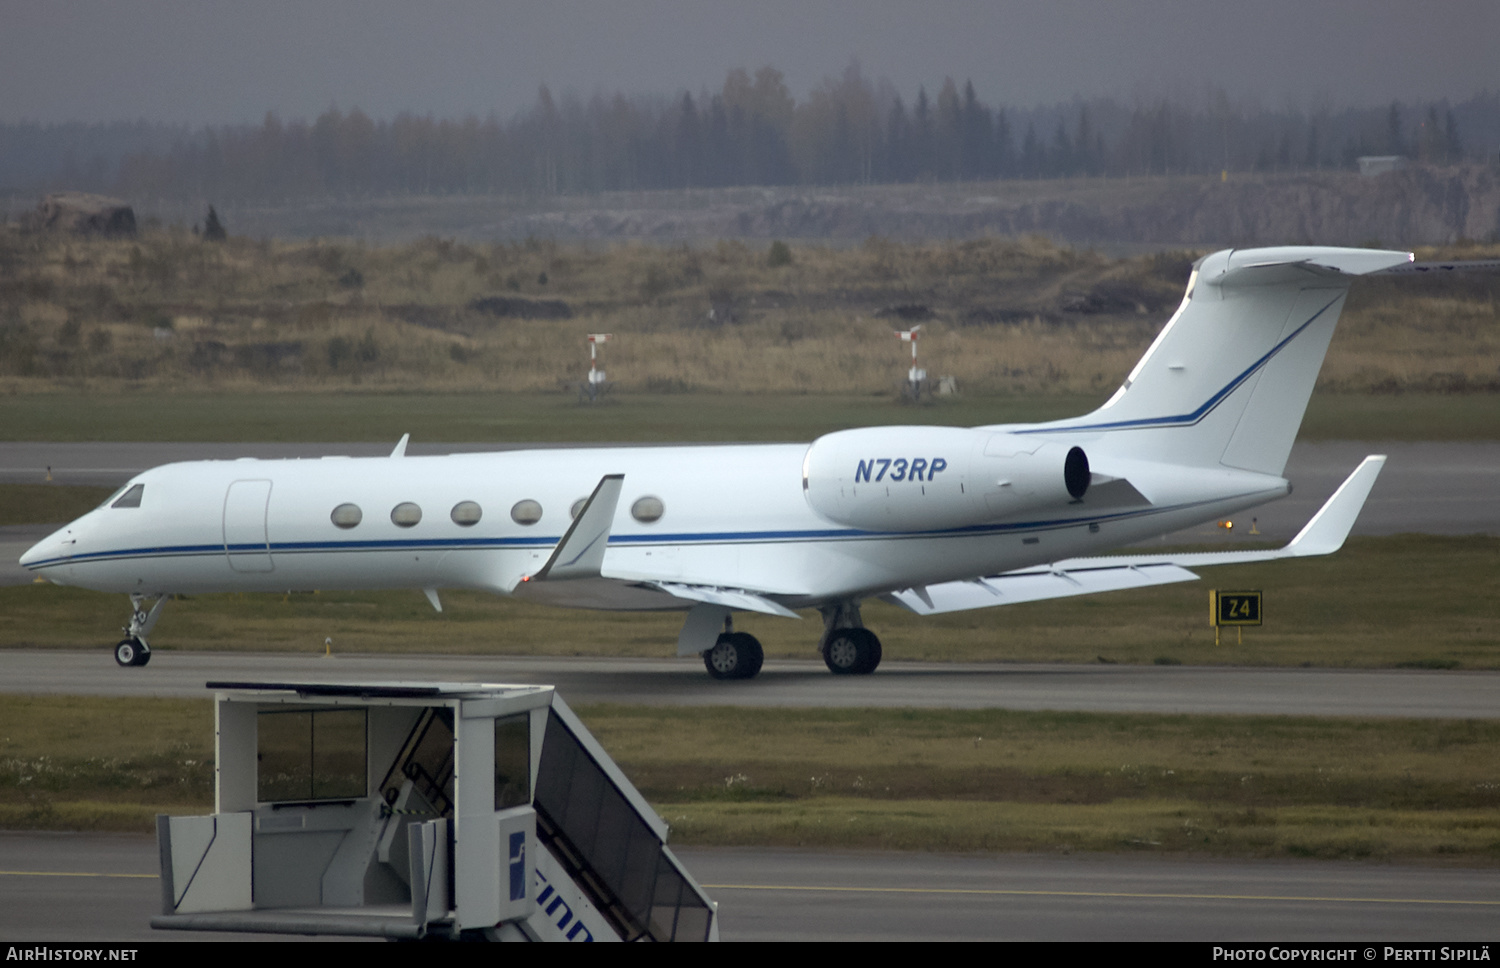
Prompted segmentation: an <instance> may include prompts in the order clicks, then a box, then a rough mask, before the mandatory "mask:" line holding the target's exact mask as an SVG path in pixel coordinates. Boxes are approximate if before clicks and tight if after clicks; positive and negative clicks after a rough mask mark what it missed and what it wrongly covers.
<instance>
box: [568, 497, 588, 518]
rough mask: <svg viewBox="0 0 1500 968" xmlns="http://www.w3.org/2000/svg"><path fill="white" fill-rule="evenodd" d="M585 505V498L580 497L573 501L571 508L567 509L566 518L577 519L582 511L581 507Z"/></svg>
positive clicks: (586, 501)
mask: <svg viewBox="0 0 1500 968" xmlns="http://www.w3.org/2000/svg"><path fill="white" fill-rule="evenodd" d="M587 503H589V499H588V498H586V497H581V498H579V499H578V500H576V501H574V502H573V506H572V507H570V508H568V517H570V518H576V517H578V512H580V511H582V510H583V506H584V505H585V504H587Z"/></svg>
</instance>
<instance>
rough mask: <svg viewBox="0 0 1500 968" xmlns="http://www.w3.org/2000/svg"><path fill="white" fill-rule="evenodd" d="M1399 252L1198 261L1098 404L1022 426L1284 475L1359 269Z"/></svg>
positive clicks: (1137, 454)
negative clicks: (1157, 328)
mask: <svg viewBox="0 0 1500 968" xmlns="http://www.w3.org/2000/svg"><path fill="white" fill-rule="evenodd" d="M1411 259H1412V256H1411V254H1410V253H1407V252H1387V251H1380V250H1374V249H1336V248H1324V247H1316V246H1284V247H1279V248H1271V249H1239V250H1234V249H1229V250H1225V251H1222V252H1215V253H1214V254H1213V255H1210V256H1206V257H1204V258H1203V259H1201V260H1199V262H1198V263H1197V265H1195V266H1194V268H1193V274H1192V277H1191V278H1190V279H1189V280H1188V289H1187V295H1186V296H1185V297H1184V298H1183V301H1182V305H1181V306H1180V307H1178V309H1177V312H1176V313H1175V314H1174V315H1173V316H1172V318H1171V319H1170V320H1169V321H1168V322H1167V325H1166V326H1165V327H1163V328H1162V331H1161V333H1160V334H1158V336H1157V337H1156V341H1155V342H1153V343H1152V344H1151V348H1150V349H1148V350H1147V351H1146V355H1145V356H1143V357H1142V358H1141V361H1140V362H1139V363H1137V364H1136V366H1135V369H1134V370H1132V371H1131V373H1130V376H1129V378H1128V379H1127V380H1126V381H1125V384H1124V385H1123V386H1122V387H1120V389H1119V390H1118V391H1116V393H1115V395H1114V396H1113V397H1111V398H1110V399H1109V401H1108V402H1107V403H1105V404H1104V406H1102V407H1100V408H1099V409H1098V410H1096V411H1094V412H1093V413H1091V414H1088V415H1086V416H1083V417H1078V418H1075V419H1073V420H1062V421H1058V422H1057V423H1052V424H1046V425H1042V426H1037V427H1034V428H1028V429H1027V430H1026V431H1022V432H1031V433H1049V434H1051V433H1058V432H1063V433H1067V434H1069V435H1072V434H1083V433H1087V434H1090V435H1097V439H1096V442H1095V443H1094V444H1093V445H1092V448H1091V450H1090V453H1095V452H1108V453H1115V454H1120V455H1122V456H1129V457H1132V458H1139V459H1142V460H1152V461H1160V462H1164V463H1170V464H1179V465H1185V466H1191V467H1213V466H1221V465H1222V466H1226V467H1234V468H1240V469H1243V470H1249V471H1256V472H1259V473H1262V474H1272V475H1280V474H1281V472H1282V470H1283V469H1284V468H1285V467H1286V459H1287V455H1288V454H1289V453H1290V452H1291V449H1292V441H1293V440H1294V439H1295V438H1296V436H1297V429H1298V428H1299V427H1300V426H1301V424H1302V415H1303V413H1304V411H1305V410H1306V409H1307V401H1308V398H1309V397H1310V396H1311V395H1312V389H1313V383H1314V382H1315V381H1316V380H1317V376H1318V370H1319V369H1320V368H1321V367H1322V365H1323V357H1324V354H1326V353H1327V351H1328V343H1329V340H1331V339H1332V338H1333V329H1334V326H1335V325H1336V324H1337V323H1338V318H1339V313H1340V312H1341V311H1342V310H1343V308H1344V298H1345V296H1346V295H1347V294H1348V291H1349V283H1350V281H1351V280H1352V279H1353V278H1354V277H1355V276H1359V275H1364V274H1366V273H1370V272H1378V271H1380V270H1383V269H1388V268H1390V267H1392V266H1396V265H1401V264H1403V263H1407V262H1410V261H1411Z"/></svg>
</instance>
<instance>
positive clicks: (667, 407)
mask: <svg viewBox="0 0 1500 968" xmlns="http://www.w3.org/2000/svg"><path fill="white" fill-rule="evenodd" d="M1104 399H1105V397H1104V396H1103V395H1099V396H1091V395H1073V394H1051V395H1038V396H1015V395H1002V396H978V395H968V394H965V395H962V396H958V397H941V398H936V399H934V400H931V401H924V402H923V403H920V404H912V403H903V402H901V401H899V400H897V399H896V398H895V397H894V395H883V396H876V395H867V396H858V395H849V394H825V395H790V396H779V395H775V394H736V393H722V394H721V393H681V394H627V393H621V394H618V395H611V396H607V397H605V399H604V401H603V402H601V403H599V404H597V405H588V404H582V403H579V402H578V398H577V397H576V396H574V395H571V394H560V393H531V394H526V393H506V394H501V393H425V392H424V393H359V392H340V393H308V392H292V391H287V392H267V393H250V392H242V393H229V392H225V393H206V392H172V393H161V392H147V391H138V392H110V393H106V392H90V393H78V394H73V393H39V394H31V393H24V394H23V393H18V394H11V395H8V396H7V395H0V440H17V441H64V442H66V441H86V440H161V441H203V442H214V441H228V442H234V441H286V442H342V441H392V442H394V441H395V440H396V439H397V438H399V437H400V436H401V435H402V434H403V433H410V434H411V435H412V439H413V440H414V441H418V442H424V443H432V442H448V443H472V442H488V441H494V442H497V443H542V442H547V443H550V442H562V443H566V442H577V443H607V442H611V441H622V442H639V443H671V442H677V441H682V442H693V443H714V442H727V441H746V442H755V441H804V440H812V439H813V438H815V437H817V436H819V435H820V434H824V433H828V432H830V431H834V430H843V429H846V428H849V427H865V426H875V425H881V424H934V425H945V426H978V425H982V424H993V423H1026V422H1032V421H1042V420H1055V419H1059V418H1062V417H1070V416H1075V415H1078V414H1083V413H1087V412H1088V411H1090V410H1092V409H1094V408H1095V407H1097V406H1099V404H1101V403H1103V402H1104ZM1301 437H1302V439H1306V440H1496V439H1500V400H1497V398H1496V397H1495V396H1493V395H1490V394H1431V393H1404V394H1399V395H1394V394H1393V395H1387V394H1368V393H1359V394H1339V393H1327V394H1317V395H1314V397H1313V398H1312V402H1311V403H1310V404H1309V406H1308V410H1307V416H1306V418H1305V420H1304V421H1303V426H1302V432H1301Z"/></svg>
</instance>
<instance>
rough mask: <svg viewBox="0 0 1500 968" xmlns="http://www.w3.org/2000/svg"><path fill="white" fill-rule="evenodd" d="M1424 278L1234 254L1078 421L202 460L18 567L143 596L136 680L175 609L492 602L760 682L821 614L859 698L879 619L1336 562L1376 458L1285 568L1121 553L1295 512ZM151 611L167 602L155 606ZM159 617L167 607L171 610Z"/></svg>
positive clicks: (1338, 260) (131, 656) (60, 536)
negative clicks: (1366, 350)
mask: <svg viewBox="0 0 1500 968" xmlns="http://www.w3.org/2000/svg"><path fill="white" fill-rule="evenodd" d="M1423 268H1426V267H1424V266H1419V265H1415V264H1413V263H1412V256H1411V255H1410V254H1409V253H1405V252H1383V251H1374V250H1365V249H1338V248H1313V247H1285V248H1270V249H1249V250H1229V251H1223V252H1217V253H1214V254H1213V255H1210V256H1207V257H1205V258H1203V259H1201V260H1199V262H1198V263H1197V264H1196V266H1195V267H1194V270H1193V273H1192V276H1191V278H1190V279H1189V281H1188V288H1187V295H1186V296H1185V297H1184V298H1183V301H1182V305H1181V306H1180V307H1179V308H1178V310H1177V312H1176V313H1175V314H1174V315H1173V316H1172V318H1171V319H1170V320H1169V321H1168V322H1167V324H1166V325H1165V326H1164V327H1163V328H1162V330H1161V333H1160V334H1159V335H1158V336H1157V338H1156V340H1155V342H1153V343H1152V344H1151V347H1150V349H1148V350H1147V351H1146V355H1145V356H1144V357H1142V359H1141V361H1140V362H1139V363H1137V364H1136V366H1135V369H1134V370H1132V371H1131V373H1130V375H1129V377H1128V378H1127V379H1126V380H1125V383H1124V384H1123V385H1122V386H1121V387H1120V389H1119V390H1118V391H1117V392H1116V393H1115V394H1114V396H1112V397H1111V398H1110V399H1109V401H1108V402H1106V403H1105V404H1104V405H1103V406H1102V407H1100V408H1099V409H1098V410H1095V411H1094V412H1093V413H1090V414H1086V415H1084V416H1082V417H1077V418H1074V419H1071V420H1059V421H1056V422H1053V423H1043V424H1012V425H998V426H985V427H971V428H960V427H867V428H863V429H859V430H844V431H840V432H838V433H832V434H828V435H827V436H824V437H820V438H818V439H817V440H815V441H813V442H812V443H811V444H778V445H766V446H721V447H630V448H620V449H609V448H602V449H592V448H591V449H577V450H536V451H507V452H503V453H487V454H462V455H452V456H447V457H407V456H405V449H406V438H404V437H403V438H402V440H401V443H400V444H398V445H397V446H396V449H395V450H394V452H392V453H391V455H390V456H389V457H385V458H370V459H351V458H335V457H329V458H324V459H321V460H239V461H201V462H195V463H182V464H169V465H167V466H165V467H158V468H156V469H154V470H150V471H147V472H145V473H144V474H141V475H139V476H137V477H135V478H134V479H133V480H131V481H130V482H129V483H128V484H126V485H125V487H123V488H122V489H121V490H120V491H119V493H118V494H116V495H115V496H113V497H111V498H110V499H109V500H108V501H106V502H105V503H104V504H103V505H102V506H100V507H99V508H98V509H97V510H94V511H92V512H90V513H89V514H86V515H84V516H83V517H81V518H79V519H78V520H77V521H74V522H73V523H72V524H70V525H68V526H67V527H65V528H63V529H62V530H60V531H58V532H57V533H56V534H53V535H52V536H50V537H48V538H47V539H46V540H44V541H42V542H41V543H39V544H37V545H36V547H34V548H32V549H31V550H30V551H28V552H27V553H26V555H25V556H24V557H23V558H22V559H21V563H22V564H23V565H24V566H25V567H27V568H29V569H31V570H32V571H34V572H36V573H37V574H38V575H41V576H43V577H45V578H47V579H49V580H51V581H53V582H56V583H58V584H62V585H77V586H81V587H84V588H91V589H96V590H98V591H106V592H124V593H128V594H129V595H130V598H131V602H132V606H133V608H132V617H131V620H130V624H129V627H128V628H127V630H126V632H127V634H126V637H125V639H124V640H123V641H121V642H120V643H119V645H117V646H116V649H115V658H116V660H117V661H118V662H119V663H120V664H121V665H145V664H146V662H147V661H148V660H149V658H150V655H151V653H150V650H149V647H148V646H147V643H146V636H147V634H148V633H149V632H150V631H151V628H152V627H153V625H154V624H155V622H156V620H157V618H158V616H159V615H160V613H161V609H162V605H163V604H164V603H165V602H166V600H167V599H168V598H169V597H170V596H171V595H172V594H174V593H185V594H200V593H210V592H229V591H243V592H254V591H263V592H271V591H286V590H288V589H313V588H318V589H394V588H410V589H420V590H422V591H424V592H425V593H426V595H427V597H428V599H429V600H430V601H431V602H432V604H433V606H434V607H435V608H441V602H440V599H439V596H438V593H439V590H441V589H444V588H476V589H483V590H485V591H490V592H494V593H497V594H501V595H513V596H516V597H518V598H524V599H528V600H531V601H536V602H546V603H550V604H554V605H568V606H574V607H580V608H599V609H679V610H683V611H685V612H686V621H685V622H684V624H683V628H682V632H681V634H680V635H679V636H678V639H677V650H678V654H679V655H692V654H702V656H703V658H704V663H705V665H706V666H707V668H708V671H709V673H710V674H711V675H713V676H714V677H715V678H720V679H737V678H749V677H751V676H754V675H755V674H756V673H757V672H758V671H759V670H760V665H761V647H760V643H759V642H757V641H756V640H755V639H754V638H753V637H752V636H750V635H748V634H746V633H744V632H736V631H734V629H733V625H732V618H731V616H732V614H733V613H734V612H736V611H752V612H764V613H767V614H771V615H782V616H786V617H788V618H796V617H798V616H797V613H796V610H797V609H816V610H817V611H818V612H820V613H821V614H822V618H823V628H822V632H821V635H818V636H817V643H818V649H819V651H820V652H821V654H822V656H823V659H824V661H825V662H826V663H827V665H828V668H829V669H831V670H832V671H833V672H836V673H855V674H858V673H869V672H872V671H874V669H875V667H876V666H877V665H878V664H879V663H880V655H881V647H880V640H879V639H878V638H876V636H875V634H874V633H873V632H871V631H870V630H869V629H867V628H865V627H864V624H863V622H862V620H861V618H860V603H861V602H863V601H865V600H866V599H870V598H882V599H885V600H886V601H890V602H895V603H897V604H899V605H902V606H905V607H906V608H908V609H910V610H912V611H914V612H917V613H918V614H922V615H932V614H937V613H940V612H950V611H956V610H961V609H971V608H983V607H987V606H993V605H1006V604H1011V603H1015V602H1026V601H1035V600H1038V599H1044V598H1056V597H1061V596H1066V595H1083V594H1089V593H1092V592H1101V591H1110V590H1116V589H1124V588H1137V587H1143V586H1147V585H1159V584H1165V583H1169V582H1178V581H1186V580H1190V579H1192V578H1195V577H1197V576H1196V575H1194V574H1193V573H1192V572H1191V571H1189V570H1188V569H1189V568H1192V567H1196V566H1201V565H1213V564H1221V563H1228V562H1244V561H1258V560H1267V559H1272V558H1279V557H1288V556H1299V555H1323V554H1328V553H1330V552H1333V551H1335V550H1337V549H1338V548H1339V547H1340V546H1341V545H1342V544H1343V541H1344V538H1345V536H1346V535H1347V534H1348V533H1349V529H1350V527H1351V526H1352V525H1353V523H1354V519H1355V517H1356V516H1357V514H1358V513H1359V510H1360V508H1361V507H1362V506H1363V504H1364V500H1365V497H1366V496H1367V495H1368V494H1369V491H1370V487H1371V486H1372V485H1373V484H1374V482H1375V478H1376V475H1377V474H1378V473H1379V472H1380V468H1381V465H1382V463H1383V461H1384V458H1383V457H1380V456H1372V457H1368V458H1366V459H1365V461H1364V462H1363V463H1361V464H1360V465H1359V467H1358V468H1356V469H1355V470H1354V472H1353V473H1352V474H1351V475H1350V477H1349V479H1348V480H1346V481H1345V482H1344V484H1343V486H1342V487H1340V488H1339V490H1338V491H1337V492H1336V493H1335V494H1334V496H1333V497H1332V498H1331V499H1329V501H1328V503H1327V504H1326V505H1324V507H1323V508H1322V510H1320V511H1319V512H1318V514H1317V515H1316V516H1315V517H1314V518H1313V519H1312V520H1311V521H1310V522H1309V523H1308V525H1307V526H1306V527H1305V528H1304V529H1303V530H1302V532H1301V533H1300V534H1298V535H1297V537H1296V538H1295V539H1294V540H1293V541H1292V542H1291V543H1290V544H1288V545H1287V546H1286V547H1284V548H1280V549H1277V550H1270V551H1250V552H1221V553H1196V554H1176V555H1173V554H1149V555H1142V554H1127V555H1124V556H1120V557H1099V556H1100V554H1101V553H1102V552H1105V551H1107V550H1109V549H1111V548H1116V547H1119V546H1122V545H1129V544H1133V543H1136V542H1140V541H1142V540H1144V539H1146V538H1150V537H1153V536H1157V535H1161V534H1165V533H1167V532H1171V531H1176V530H1178V529H1181V528H1184V527H1189V526H1192V525H1195V524H1199V523H1202V522H1207V521H1213V520H1215V519H1218V518H1222V517H1224V516H1226V515H1230V514H1233V513H1236V512H1239V511H1242V510H1245V509H1246V508H1251V507H1254V506H1256V505H1258V504H1262V503H1264V502H1267V501H1271V500H1274V499H1276V498H1279V497H1281V496H1283V495H1285V494H1286V493H1288V491H1289V490H1290V489H1291V485H1290V484H1289V483H1288V482H1287V481H1286V480H1285V479H1284V478H1283V477H1282V471H1283V469H1284V468H1285V466H1286V460H1287V454H1288V452H1289V451H1290V450H1291V447H1292V441H1293V438H1295V437H1296V435H1297V428H1298V426H1299V425H1300V423H1301V421H1302V414H1303V411H1304V410H1305V409H1306V406H1307V401H1308V397H1309V396H1310V394H1311V392H1312V388H1313V381H1314V379H1315V378H1316V377H1317V374H1318V370H1319V368H1320V366H1321V365H1322V361H1323V356H1324V353H1325V352H1326V351H1327V348H1328V341H1329V339H1330V338H1331V337H1332V336H1333V329H1334V324H1335V323H1336V322H1337V320H1338V317H1339V311H1340V310H1341V309H1342V308H1343V305H1344V299H1345V296H1346V294H1347V292H1348V288H1349V285H1350V282H1351V280H1352V279H1353V278H1354V277H1356V276H1360V275H1367V274H1371V273H1386V272H1402V271H1407V272H1412V271H1420V270H1421V269H1423ZM153 599H154V604H151V602H152V600H153ZM148 604H149V607H148Z"/></svg>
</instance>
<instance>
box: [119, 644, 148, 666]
mask: <svg viewBox="0 0 1500 968" xmlns="http://www.w3.org/2000/svg"><path fill="white" fill-rule="evenodd" d="M142 655H143V651H142V649H141V643H140V641H139V640H137V639H133V638H132V639H121V640H120V643H119V644H118V645H116V646H115V664H116V665H118V666H120V667H122V668H123V667H125V666H135V665H145V664H146V663H145V662H144V661H142Z"/></svg>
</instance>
